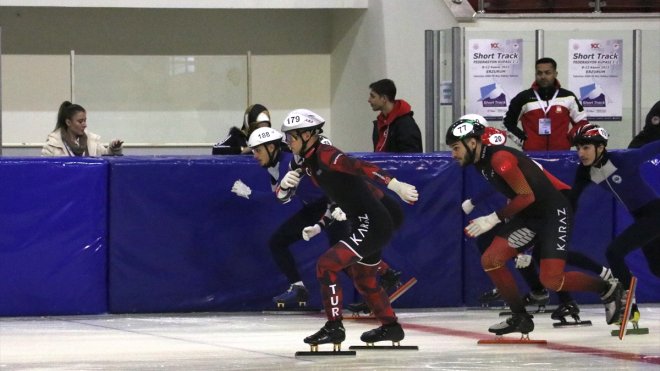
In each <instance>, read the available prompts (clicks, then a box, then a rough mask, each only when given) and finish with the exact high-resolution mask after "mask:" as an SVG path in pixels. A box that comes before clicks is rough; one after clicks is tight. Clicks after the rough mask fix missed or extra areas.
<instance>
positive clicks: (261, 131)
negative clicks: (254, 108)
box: [248, 128, 284, 148]
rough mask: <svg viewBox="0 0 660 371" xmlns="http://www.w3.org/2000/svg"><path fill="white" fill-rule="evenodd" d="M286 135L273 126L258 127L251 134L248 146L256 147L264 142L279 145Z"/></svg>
mask: <svg viewBox="0 0 660 371" xmlns="http://www.w3.org/2000/svg"><path fill="white" fill-rule="evenodd" d="M282 138H284V135H283V134H282V133H280V132H279V131H277V130H275V129H273V128H258V129H256V130H254V131H253V132H252V134H250V138H249V139H248V147H250V148H255V147H258V146H260V145H262V144H268V143H275V144H276V145H279V143H280V142H282Z"/></svg>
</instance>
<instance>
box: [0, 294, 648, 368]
mask: <svg viewBox="0 0 660 371" xmlns="http://www.w3.org/2000/svg"><path fill="white" fill-rule="evenodd" d="M640 310H641V321H640V327H647V328H649V330H650V333H649V334H648V335H627V336H626V337H625V338H624V340H623V341H621V340H619V338H618V337H616V336H611V335H610V331H611V330H612V329H614V326H608V325H606V324H605V319H604V317H605V316H604V309H603V308H602V306H585V307H583V308H582V313H581V317H582V319H583V320H591V321H592V322H593V326H590V327H577V328H575V327H574V328H553V326H552V323H553V322H554V321H553V320H551V319H550V315H549V314H539V315H536V316H535V318H534V322H535V325H536V328H535V330H534V331H533V332H532V333H531V334H530V338H531V339H539V340H540V339H544V340H547V341H548V343H547V345H529V344H525V345H478V344H477V340H479V339H492V338H493V337H492V336H491V335H490V334H488V332H487V329H488V327H489V326H490V325H492V324H494V323H497V322H499V321H501V320H503V319H504V317H499V313H498V312H499V311H498V310H494V309H489V310H488V309H487V310H472V309H465V308H443V309H429V310H398V311H397V314H398V315H399V320H400V322H401V324H402V325H403V327H404V329H405V331H406V338H405V340H403V341H402V342H401V345H417V346H419V351H409V350H368V351H360V350H358V351H357V355H356V356H354V357H338V356H325V357H318V356H317V357H307V358H296V357H295V356H294V354H295V352H296V351H308V350H309V346H307V345H306V344H304V343H303V341H302V339H303V338H304V337H305V336H308V335H311V334H312V333H314V332H316V331H317V330H318V329H319V328H320V327H321V326H322V325H323V324H324V323H325V318H324V316H323V315H322V314H321V313H320V312H313V313H308V314H289V315H285V314H268V313H194V314H166V315H163V314H159V315H142V314H140V315H99V316H62V317H30V318H28V317H21V318H0V370H189V371H193V370H195V371H196V370H226V369H240V370H292V369H300V370H347V369H350V370H396V369H403V370H427V369H435V370H517V369H519V370H561V371H572V370H587V369H588V370H646V369H648V370H651V369H655V370H660V305H658V304H653V305H650V304H640ZM346 316H347V317H348V316H350V314H346ZM344 326H345V327H346V333H347V338H346V341H345V342H344V343H343V344H342V349H343V350H345V349H348V347H349V346H350V345H363V343H361V342H360V340H359V338H360V334H361V333H362V332H364V331H367V330H369V329H371V328H374V327H377V326H378V323H377V322H376V321H375V320H373V319H360V320H348V319H346V320H345V321H344ZM507 337H511V338H516V337H517V336H515V335H507ZM384 345H389V344H384ZM331 349H332V346H331V345H321V346H320V349H319V350H331Z"/></svg>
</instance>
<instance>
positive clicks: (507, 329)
mask: <svg viewBox="0 0 660 371" xmlns="http://www.w3.org/2000/svg"><path fill="white" fill-rule="evenodd" d="M532 318H534V316H532V315H531V314H529V313H525V312H523V313H513V314H512V315H511V317H509V318H507V319H506V320H505V321H503V322H500V323H497V324H495V325H493V326H491V327H490V328H489V329H488V331H489V332H492V333H494V334H495V338H494V339H482V340H479V341H477V344H547V343H548V342H547V341H546V340H532V339H530V338H529V333H530V332H532V331H533V330H534V321H532ZM514 332H519V333H520V334H521V336H520V339H513V338H504V337H503V336H502V335H506V334H510V333H514Z"/></svg>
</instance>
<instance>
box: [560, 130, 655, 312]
mask: <svg viewBox="0 0 660 371" xmlns="http://www.w3.org/2000/svg"><path fill="white" fill-rule="evenodd" d="M608 137H609V136H608V134H607V131H605V129H603V128H601V127H599V126H598V125H595V124H588V125H585V126H583V127H581V128H580V129H579V130H578V131H577V132H576V134H575V137H574V138H573V145H575V147H576V148H577V154H578V156H579V157H580V162H581V164H580V165H579V166H578V169H577V173H576V176H575V184H574V186H573V189H572V191H571V197H570V198H571V201H572V203H573V204H574V205H575V206H577V201H578V198H579V197H580V194H581V193H582V191H583V190H584V189H585V188H586V187H587V186H588V185H589V184H591V183H595V184H599V185H600V186H601V187H603V188H605V189H606V190H608V191H610V192H612V193H613V194H614V196H615V197H616V198H617V199H618V200H619V201H620V202H621V203H622V204H623V205H624V206H625V207H626V208H627V209H628V211H629V212H630V214H631V215H632V217H633V218H634V220H635V221H634V223H632V224H631V225H630V226H629V227H628V228H626V229H625V230H624V231H623V232H621V234H619V235H618V236H617V237H616V238H615V239H614V240H613V241H612V242H611V243H610V244H609V245H608V246H607V250H606V252H605V255H606V256H607V262H608V263H609V265H610V267H612V273H614V277H616V278H618V279H619V280H621V283H622V284H623V285H624V287H629V285H630V280H631V278H632V276H631V274H630V270H629V269H628V267H627V266H626V260H625V257H626V255H628V254H629V253H630V252H632V251H633V250H636V249H638V248H640V247H641V248H642V252H643V253H644V256H645V257H646V260H647V263H648V266H649V268H650V270H651V272H652V273H653V274H654V275H656V276H658V277H660V229H659V228H658V226H659V225H660V197H658V194H657V193H656V191H655V190H654V189H653V188H652V187H651V186H650V185H649V184H648V182H647V181H646V180H645V179H644V177H643V176H642V172H641V169H640V167H641V165H642V163H644V162H645V161H648V160H650V159H652V158H653V156H654V155H657V154H658V153H660V142H658V141H656V142H652V143H649V144H647V145H645V146H644V147H642V148H639V149H630V150H627V151H620V152H611V153H610V152H608V151H607V141H608ZM633 294H634V293H633ZM633 298H634V296H633ZM630 319H631V320H632V321H633V322H637V321H639V310H638V309H637V303H636V302H635V301H634V299H633V305H632V308H631V311H630Z"/></svg>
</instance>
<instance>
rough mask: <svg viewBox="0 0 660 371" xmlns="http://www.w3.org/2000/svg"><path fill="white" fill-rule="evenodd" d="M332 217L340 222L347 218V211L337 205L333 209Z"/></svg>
mask: <svg viewBox="0 0 660 371" xmlns="http://www.w3.org/2000/svg"><path fill="white" fill-rule="evenodd" d="M332 219H334V220H336V221H338V222H341V221H344V220H346V213H345V212H344V210H342V209H340V208H338V207H335V209H334V210H333V211H332Z"/></svg>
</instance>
